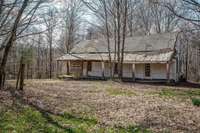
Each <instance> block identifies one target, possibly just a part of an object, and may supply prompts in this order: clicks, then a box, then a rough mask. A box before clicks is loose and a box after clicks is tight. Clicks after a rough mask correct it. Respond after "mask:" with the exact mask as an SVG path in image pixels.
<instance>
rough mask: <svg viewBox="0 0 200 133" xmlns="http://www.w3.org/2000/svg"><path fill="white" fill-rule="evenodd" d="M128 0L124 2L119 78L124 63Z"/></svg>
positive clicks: (121, 74)
mask: <svg viewBox="0 0 200 133" xmlns="http://www.w3.org/2000/svg"><path fill="white" fill-rule="evenodd" d="M127 4H128V2H127V0H125V2H124V15H123V16H124V22H123V24H124V25H123V36H122V49H121V62H120V78H121V79H122V78H123V63H124V48H125V40H126V23H127V12H128V5H127Z"/></svg>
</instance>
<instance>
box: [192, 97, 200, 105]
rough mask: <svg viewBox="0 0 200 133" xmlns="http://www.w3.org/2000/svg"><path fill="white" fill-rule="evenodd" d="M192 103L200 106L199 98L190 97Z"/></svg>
mask: <svg viewBox="0 0 200 133" xmlns="http://www.w3.org/2000/svg"><path fill="white" fill-rule="evenodd" d="M192 103H193V105H195V106H198V107H200V99H198V98H192Z"/></svg>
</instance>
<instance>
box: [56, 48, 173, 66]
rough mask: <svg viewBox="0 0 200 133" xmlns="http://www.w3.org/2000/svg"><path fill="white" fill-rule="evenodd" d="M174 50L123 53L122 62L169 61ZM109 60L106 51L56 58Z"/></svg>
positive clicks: (61, 59) (62, 59)
mask: <svg viewBox="0 0 200 133" xmlns="http://www.w3.org/2000/svg"><path fill="white" fill-rule="evenodd" d="M173 54H174V51H168V52H160V53H144V52H142V53H135V54H133V53H125V55H124V63H165V62H167V61H170V60H171V58H172V56H173ZM111 58H112V61H114V54H113V53H112V54H111ZM65 60H70V61H91V60H92V61H109V57H108V54H107V53H99V54H86V53H85V54H66V55H64V56H62V57H60V58H58V59H57V61H65Z"/></svg>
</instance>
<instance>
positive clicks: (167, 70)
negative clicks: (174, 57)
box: [166, 62, 170, 83]
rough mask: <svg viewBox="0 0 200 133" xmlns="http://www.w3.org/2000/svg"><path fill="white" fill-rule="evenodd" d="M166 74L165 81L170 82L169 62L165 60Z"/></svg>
mask: <svg viewBox="0 0 200 133" xmlns="http://www.w3.org/2000/svg"><path fill="white" fill-rule="evenodd" d="M166 76H167V82H168V83H169V82H170V62H167V64H166Z"/></svg>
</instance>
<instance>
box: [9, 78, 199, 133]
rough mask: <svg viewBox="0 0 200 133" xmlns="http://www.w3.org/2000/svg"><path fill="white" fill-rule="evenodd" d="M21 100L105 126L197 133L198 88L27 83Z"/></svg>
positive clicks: (75, 82) (116, 84) (119, 84)
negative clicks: (88, 117) (195, 103)
mask: <svg viewBox="0 0 200 133" xmlns="http://www.w3.org/2000/svg"><path fill="white" fill-rule="evenodd" d="M10 83H12V82H11V81H10ZM25 97H26V98H27V99H28V100H30V101H32V102H33V103H36V104H37V105H38V106H40V107H43V108H47V109H49V110H52V111H54V112H68V113H72V114H75V115H80V116H82V115H86V116H92V117H95V118H97V120H98V122H99V123H101V124H104V125H105V126H110V127H113V126H122V127H126V126H130V125H139V126H142V127H144V128H149V129H150V130H152V131H154V132H188V133H189V132H191V133H192V132H200V107H197V106H194V105H193V104H192V102H191V98H192V97H200V89H198V88H196V89H195V88H187V87H170V86H161V85H144V84H138V83H136V84H133V83H117V82H112V81H61V80H28V81H26V86H25Z"/></svg>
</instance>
